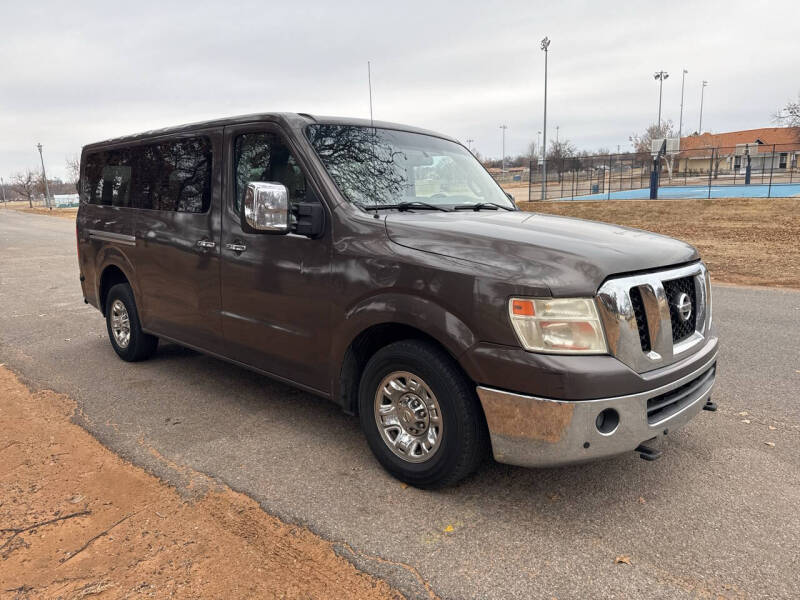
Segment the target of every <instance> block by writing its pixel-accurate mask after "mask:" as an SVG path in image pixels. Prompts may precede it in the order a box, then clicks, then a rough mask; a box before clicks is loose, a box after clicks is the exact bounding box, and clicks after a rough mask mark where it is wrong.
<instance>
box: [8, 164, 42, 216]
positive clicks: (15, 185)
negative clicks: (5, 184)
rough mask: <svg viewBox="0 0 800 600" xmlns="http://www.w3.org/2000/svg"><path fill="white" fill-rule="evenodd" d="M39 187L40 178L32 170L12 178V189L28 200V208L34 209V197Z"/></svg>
mask: <svg viewBox="0 0 800 600" xmlns="http://www.w3.org/2000/svg"><path fill="white" fill-rule="evenodd" d="M38 187H39V176H38V175H37V174H35V173H34V172H33V171H31V170H30V169H25V171H24V172H20V173H16V174H15V175H13V176H12V177H11V189H12V190H14V191H15V192H16V193H17V194H19V195H20V196H24V197H25V198H27V199H28V206H29V207H30V208H33V196H34V195H35V194H36V190H37V188H38Z"/></svg>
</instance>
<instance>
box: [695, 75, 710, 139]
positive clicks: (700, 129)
mask: <svg viewBox="0 0 800 600" xmlns="http://www.w3.org/2000/svg"><path fill="white" fill-rule="evenodd" d="M707 85H708V82H707V81H706V80H705V79H704V80H703V86H702V87H701V88H700V128H699V129H698V130H697V133H703V96H705V93H706V86H707Z"/></svg>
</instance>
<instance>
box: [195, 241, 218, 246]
mask: <svg viewBox="0 0 800 600" xmlns="http://www.w3.org/2000/svg"><path fill="white" fill-rule="evenodd" d="M197 246H198V247H199V248H213V247H214V246H216V244H215V243H214V242H212V241H211V240H197Z"/></svg>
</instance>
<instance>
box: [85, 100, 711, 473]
mask: <svg viewBox="0 0 800 600" xmlns="http://www.w3.org/2000/svg"><path fill="white" fill-rule="evenodd" d="M80 186H81V206H80V209H79V211H78V221H77V228H78V231H77V233H78V253H79V262H80V276H81V284H82V287H83V292H84V296H85V298H86V301H87V302H89V303H91V304H92V305H93V306H95V307H97V308H98V309H100V311H101V312H102V313H103V315H104V316H105V318H106V322H107V326H108V334H109V338H110V340H111V345H112V346H113V348H114V350H115V351H116V353H117V354H118V355H119V356H120V357H121V358H122V359H124V360H127V361H137V360H142V359H145V358H148V357H149V356H152V355H153V353H154V352H156V348H157V346H158V341H159V339H164V340H169V341H172V342H177V343H179V344H183V345H185V346H188V347H191V348H194V349H196V350H199V351H202V352H206V353H208V354H211V355H214V356H217V357H220V358H223V359H225V360H229V361H231V362H233V363H236V364H238V365H241V366H244V367H247V368H249V369H253V370H255V371H258V372H260V373H263V374H265V375H268V376H270V377H274V378H276V379H280V380H282V381H285V382H287V383H290V384H292V385H295V386H298V387H300V388H303V389H305V390H308V391H309V392H312V393H314V394H317V395H320V396H323V397H326V398H330V399H331V400H333V401H334V402H336V403H338V404H340V405H341V406H342V408H343V409H344V410H345V411H347V412H348V413H351V414H355V415H358V416H359V418H360V420H361V426H362V428H363V430H364V433H365V435H366V437H367V440H368V442H369V445H370V447H371V448H372V451H373V452H374V453H375V456H376V457H377V458H378V460H379V461H380V462H381V464H382V465H383V466H384V467H385V468H386V469H387V470H389V471H390V472H391V473H392V474H393V475H395V476H396V477H398V478H399V479H401V480H403V481H406V482H408V483H410V484H412V485H416V486H421V487H435V486H442V485H447V484H450V483H453V482H455V481H457V480H459V479H461V478H463V477H465V476H466V475H468V474H469V473H470V472H472V471H474V470H475V469H476V468H477V466H478V465H479V463H480V461H481V459H482V457H483V456H484V454H485V452H486V451H487V450H488V449H489V448H491V450H492V452H493V454H494V457H495V458H496V459H497V460H498V461H500V462H505V463H510V464H516V465H524V466H549V465H559V464H565V463H572V462H579V461H584V460H590V459H594V458H599V457H605V456H611V455H615V454H619V453H622V452H626V451H631V450H636V451H637V452H639V453H640V455H641V456H642V457H643V458H648V459H653V458H656V457H657V456H658V454H659V451H658V450H657V449H656V448H655V447H653V446H652V444H649V445H648V444H646V442H648V440H652V439H653V438H656V437H663V435H665V434H667V433H668V431H673V430H675V429H676V428H677V427H680V426H681V425H683V424H685V423H686V422H687V421H689V420H690V419H691V418H692V417H693V416H694V415H696V414H697V413H698V412H699V411H700V410H701V409H702V408H704V407H706V408H709V409H713V403H711V402H710V399H709V398H710V395H711V390H712V387H713V385H714V377H715V368H716V358H717V336H716V335H715V332H714V329H713V328H712V319H711V316H712V315H711V287H710V283H709V277H708V273H707V271H706V268H705V266H704V265H703V263H702V262H701V261H700V259H699V256H698V254H697V251H696V250H695V249H694V248H693V247H692V246H690V245H688V244H685V243H683V242H679V241H676V240H673V239H670V238H667V237H663V236H660V235H656V234H653V233H648V232H644V231H638V230H634V229H627V228H623V227H616V226H612V225H605V224H600V223H593V222H589V221H583V220H578V219H570V218H562V217H554V216H546V215H541V214H536V213H531V212H523V211H520V210H518V209H517V207H516V206H515V204H514V202H513V200H512V199H510V198H509V197H508V196H507V195H506V194H505V193H504V192H503V191H502V189H501V188H500V187H499V186H498V185H497V184H496V183H495V182H494V180H493V179H492V178H491V177H490V176H489V174H488V173H487V172H486V171H485V170H484V169H483V167H482V166H481V165H480V163H479V162H478V161H477V160H476V159H475V158H474V157H473V155H472V154H471V153H470V152H469V151H468V150H467V149H466V148H464V147H463V146H462V145H461V144H459V143H458V142H457V141H455V140H453V139H451V138H448V137H446V136H443V135H440V134H437V133H432V132H429V131H423V130H419V129H415V128H412V127H407V126H403V125H395V124H390V123H378V122H375V123H371V122H370V121H362V120H355V119H340V118H324V117H314V116H311V115H307V114H263V115H251V116H245V117H237V118H229V119H223V120H218V121H210V122H206V123H198V124H194V125H187V126H182V127H176V128H172V129H165V130H160V131H152V132H148V133H144V134H141V135H135V136H131V137H125V138H119V139H114V140H109V141H106V142H101V143H96V144H91V145H88V146H86V147H85V148H84V149H83V153H82V156H81V184H80Z"/></svg>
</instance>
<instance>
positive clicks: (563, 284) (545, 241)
mask: <svg viewBox="0 0 800 600" xmlns="http://www.w3.org/2000/svg"><path fill="white" fill-rule="evenodd" d="M386 231H387V234H388V236H389V239H391V240H392V241H393V242H395V243H397V244H400V245H402V246H406V247H408V248H413V249H416V250H421V251H423V252H431V253H434V254H440V255H443V256H447V257H452V258H458V259H462V260H467V261H471V262H473V263H476V264H478V265H481V266H482V267H483V268H485V269H488V270H489V271H491V273H492V274H493V275H495V276H497V277H501V278H505V279H508V280H509V283H513V284H515V285H520V286H526V287H531V288H540V289H541V288H542V287H547V288H548V289H549V291H550V293H551V294H552V295H553V296H590V295H594V293H595V292H596V291H597V289H598V288H599V287H600V285H601V284H602V283H603V281H604V280H605V279H606V278H608V277H609V276H610V275H615V274H619V273H628V272H632V271H644V270H649V269H656V268H662V267H669V266H673V265H677V264H681V263H686V262H689V261H693V260H697V259H698V258H699V256H698V254H697V250H695V249H694V247H693V246H690V245H689V244H686V243H684V242H681V241H678V240H675V239H673V238H669V237H666V236H663V235H658V234H656V233H650V232H648V231H642V230H639V229H631V228H628V227H620V226H617V225H608V224H605V223H598V222H595V221H585V220H583V219H574V218H570V217H558V216H552V215H543V214H538V213H531V212H525V211H515V212H509V211H496V212H491V213H490V212H488V211H481V212H473V211H463V212H450V213H443V212H436V213H433V212H421V211H419V212H402V213H401V212H397V213H390V214H388V215H387V217H386Z"/></svg>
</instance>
